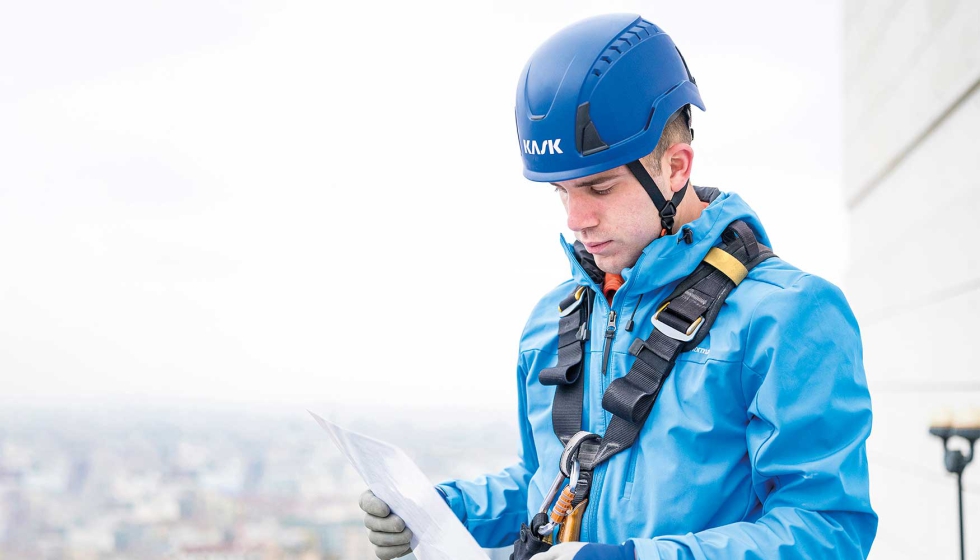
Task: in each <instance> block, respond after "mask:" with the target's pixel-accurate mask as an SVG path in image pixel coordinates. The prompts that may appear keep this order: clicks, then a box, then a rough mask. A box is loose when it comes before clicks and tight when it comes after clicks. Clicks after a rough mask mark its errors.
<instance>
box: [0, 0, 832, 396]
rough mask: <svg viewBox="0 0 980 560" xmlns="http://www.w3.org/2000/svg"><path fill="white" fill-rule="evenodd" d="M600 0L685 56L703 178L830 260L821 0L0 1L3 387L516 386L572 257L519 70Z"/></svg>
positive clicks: (397, 392) (165, 390)
mask: <svg viewBox="0 0 980 560" xmlns="http://www.w3.org/2000/svg"><path fill="white" fill-rule="evenodd" d="M338 6H339V7H338ZM609 11H629V12H639V13H641V14H642V15H644V16H645V17H646V18H647V19H649V20H651V21H653V22H654V23H656V24H657V25H659V26H661V27H662V28H664V29H665V30H666V31H667V32H668V33H669V34H670V35H671V36H672V37H673V39H674V41H675V42H676V43H677V44H678V45H679V47H680V48H681V50H682V51H683V52H684V55H685V57H686V59H687V62H688V64H689V66H690V68H691V71H692V73H693V74H694V76H695V77H696V78H697V81H698V85H699V87H700V89H701V93H702V97H703V99H704V101H705V104H706V106H707V112H706V113H704V114H700V113H698V112H697V111H696V113H695V119H694V126H695V130H696V140H695V142H694V148H695V153H696V157H695V165H694V174H693V180H694V182H695V183H696V184H700V185H709V186H715V187H719V188H721V189H723V190H730V191H736V192H738V193H740V194H741V195H742V196H743V198H745V199H746V200H747V201H748V203H749V204H750V205H752V206H753V207H754V208H755V209H756V210H757V211H758V213H759V214H760V216H761V218H762V220H763V222H764V223H765V224H766V226H767V229H768V231H769V233H770V236H771V238H772V239H773V245H774V249H775V250H776V252H777V254H779V255H780V256H782V257H784V258H786V259H787V260H789V261H790V262H792V263H793V264H796V265H797V266H800V267H801V268H804V269H807V270H808V271H811V272H814V273H816V274H819V275H821V276H824V277H827V278H829V279H831V280H833V281H838V282H839V281H840V280H841V278H842V277H843V272H844V263H845V262H846V258H845V254H844V253H843V252H842V251H841V246H842V244H843V243H844V240H845V239H846V235H845V231H844V226H845V220H844V212H843V204H842V197H841V194H842V193H841V183H842V181H841V168H842V166H841V155H842V154H841V152H842V148H841V143H842V138H841V122H840V120H841V97H842V96H841V61H840V52H841V50H840V49H841V45H840V39H841V25H842V20H841V14H840V6H839V4H838V2H812V3H808V5H807V6H804V5H803V3H799V2H792V3H789V2H778V1H775V0H771V1H765V2H729V1H723V0H713V1H687V2H626V1H609V0H604V1H601V2H598V1H597V2H584V1H567V0H562V1H558V0H547V1H545V0H538V1H535V2H526V1H517V0H501V1H495V2H458V1H457V2H449V1H446V2H433V1H428V0H427V1H425V2H421V3H419V2H396V1H384V0H383V1H381V2H365V3H343V4H341V3H337V2H322V1H321V2H291V1H283V2H258V1H252V2H249V1H235V2H231V1H224V2H218V1H214V2H201V1H187V0H168V1H166V2H163V1H153V2H150V1H140V2H132V1H128V0H126V1H124V0H118V1H104V0H93V1H90V2H85V3H79V2H69V1H67V0H65V1H61V2H44V1H39V2H5V3H3V4H2V5H0V259H2V260H0V262H2V268H0V271H2V274H0V377H2V382H3V397H0V398H2V399H20V398H27V399H31V400H35V401H51V400H70V399H83V400H89V401H93V402H100V401H107V400H126V401H131V402H132V401H139V400H146V399H160V398H195V399H208V400H215V401H225V402H230V403H236V402H237V403H246V402H248V403H255V402H263V403H274V404H279V405H287V406H292V405H294V404H295V405H296V406H297V407H303V406H309V405H310V404H311V403H322V402H331V401H333V402H341V401H342V402H347V403H353V404H355V405H356V404H358V403H365V404H367V403H371V402H380V403H383V404H386V405H391V404H396V403H403V402H406V401H411V402H415V403H418V404H420V405H424V406H434V405H437V404H440V403H445V402H449V403H453V404H454V405H461V406H470V405H482V406H487V407H493V408H506V407H513V406H514V399H515V394H516V393H515V374H514V372H515V364H516V349H517V341H518V337H519V336H520V333H521V329H522V327H523V325H524V322H525V320H526V318H527V313H528V312H529V310H530V308H531V306H532V305H533V304H534V302H535V301H536V300H537V298H538V297H540V296H541V295H542V294H543V293H545V292H546V291H548V290H549V289H550V288H552V287H553V286H555V285H556V284H558V283H560V282H562V281H563V280H564V279H565V278H567V276H568V264H567V262H566V260H565V258H564V255H563V254H562V252H561V250H560V248H559V246H558V235H559V233H561V232H562V231H564V214H563V212H562V210H561V206H560V203H559V201H558V199H557V197H556V195H555V194H554V193H553V192H552V189H551V187H549V186H547V185H539V184H534V183H531V182H528V181H526V180H525V179H524V178H523V177H522V176H521V164H520V157H519V153H518V145H517V142H516V139H515V130H514V117H513V107H514V91H515V87H516V82H517V79H518V76H519V73H520V71H521V69H522V68H523V66H524V63H525V62H526V60H527V58H528V57H529V56H530V54H531V52H533V50H534V48H535V47H536V46H537V45H538V44H539V43H541V42H542V41H544V40H545V39H546V38H547V37H548V36H550V35H551V34H552V33H554V32H555V31H557V30H558V29H560V28H561V27H563V26H565V25H567V24H569V23H572V22H574V21H576V20H578V19H581V18H583V17H587V16H589V15H594V14H598V13H603V12H609ZM845 289H846V286H845Z"/></svg>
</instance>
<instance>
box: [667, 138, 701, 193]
mask: <svg viewBox="0 0 980 560" xmlns="http://www.w3.org/2000/svg"><path fill="white" fill-rule="evenodd" d="M664 161H665V162H666V163H667V165H666V166H665V167H664V169H669V173H670V176H669V177H668V180H669V181H670V190H671V191H672V192H677V191H679V190H681V189H683V188H684V185H686V184H687V181H688V179H690V178H691V165H692V164H693V163H694V148H692V147H691V145H690V144H685V143H683V142H678V143H677V144H674V145H673V146H671V147H670V148H668V149H667V151H666V152H664Z"/></svg>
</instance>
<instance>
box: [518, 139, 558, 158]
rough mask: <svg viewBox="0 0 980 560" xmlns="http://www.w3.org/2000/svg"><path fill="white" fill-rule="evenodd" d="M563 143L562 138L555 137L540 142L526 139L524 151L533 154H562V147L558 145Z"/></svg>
mask: <svg viewBox="0 0 980 560" xmlns="http://www.w3.org/2000/svg"><path fill="white" fill-rule="evenodd" d="M558 144H561V138H555V139H554V140H545V141H544V142H541V143H540V144H538V141H537V140H525V141H524V153H525V154H531V155H544V154H562V153H564V152H562V151H561V148H559V147H558Z"/></svg>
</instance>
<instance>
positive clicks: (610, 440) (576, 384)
mask: <svg viewBox="0 0 980 560" xmlns="http://www.w3.org/2000/svg"><path fill="white" fill-rule="evenodd" d="M719 249H721V250H723V251H725V252H726V253H728V254H729V255H731V256H732V257H734V258H735V259H737V261H738V262H739V263H741V264H742V265H743V266H744V267H745V269H746V272H747V271H748V270H751V269H752V268H753V267H754V266H756V265H757V264H758V263H760V262H762V261H764V260H765V259H768V258H770V257H772V256H773V253H772V250H770V249H769V248H768V247H765V246H764V245H760V244H759V243H758V241H757V240H756V238H755V235H754V234H753V233H752V230H751V229H750V228H749V227H748V225H747V224H745V223H744V222H741V221H736V222H733V223H732V224H730V225H729V226H728V227H727V228H726V229H725V232H724V234H723V235H722V243H721V245H720V246H719ZM729 260H730V259H729ZM736 266H737V265H736ZM739 281H740V280H739ZM735 286H736V280H733V279H732V278H731V277H730V276H729V275H728V273H726V272H725V271H724V270H722V269H720V268H716V267H715V266H713V265H712V264H709V263H708V262H702V263H701V264H699V265H698V267H697V268H696V269H695V270H694V272H693V273H692V274H691V275H690V276H688V277H687V278H685V279H684V280H682V281H681V282H680V284H678V286H677V288H675V289H674V291H673V292H672V293H671V295H670V296H668V297H667V299H666V300H665V301H664V303H663V304H662V305H661V306H660V308H659V310H658V311H657V314H656V315H655V316H654V326H655V328H654V330H653V332H652V333H651V334H650V337H649V338H647V339H646V340H642V339H639V338H637V339H635V340H634V341H633V343H632V344H631V345H630V349H629V351H630V353H631V354H633V355H634V356H636V360H635V361H634V362H633V365H632V367H630V370H629V372H628V373H627V374H626V375H625V376H624V377H621V378H619V379H616V380H614V381H613V382H612V383H610V384H609V387H608V388H607V389H606V392H605V394H604V395H603V398H602V407H603V408H604V409H606V410H607V411H609V412H610V413H612V414H613V418H612V421H611V422H610V423H609V427H608V428H607V429H606V433H605V435H604V436H603V437H601V438H598V437H594V438H588V439H586V440H585V441H583V442H582V443H581V445H580V447H579V449H578V453H577V459H578V461H579V464H580V466H581V472H582V476H581V478H580V481H579V482H580V487H578V488H576V492H575V502H574V503H575V505H577V504H578V503H580V502H581V501H582V500H583V499H585V498H586V497H587V496H588V493H589V488H590V487H591V480H592V471H593V469H595V467H596V466H597V465H599V464H601V463H602V462H603V461H605V460H607V459H609V458H610V457H612V456H613V455H615V454H616V453H619V452H620V451H622V450H624V449H628V448H629V447H631V446H632V445H633V443H634V442H635V441H636V437H637V435H638V434H639V432H640V429H641V428H642V427H643V424H644V423H645V422H646V419H647V417H648V416H649V415H650V412H651V411H652V410H653V406H654V403H655V402H656V400H657V396H658V395H659V394H660V389H661V388H662V387H663V384H664V381H665V380H666V379H667V377H668V376H669V375H670V372H671V370H672V369H673V367H674V363H675V361H676V359H677V356H678V355H680V354H681V352H685V351H688V350H691V349H693V348H694V347H695V346H697V345H698V344H700V343H701V341H702V340H704V337H706V336H707V335H708V330H709V329H710V328H711V325H712V323H714V320H715V318H716V317H717V316H718V313H719V312H720V311H721V308H722V305H723V304H724V302H725V298H727V297H728V294H729V293H730V292H731V291H732V289H734V288H735ZM583 303H590V302H583ZM566 319H568V321H566ZM573 321H585V323H576V324H573ZM582 324H585V325H587V324H588V312H583V311H581V310H580V311H579V312H578V313H577V314H571V315H566V316H565V317H562V320H561V321H560V322H559V350H558V365H557V366H555V367H554V368H549V369H546V370H544V371H542V372H541V375H540V379H541V382H542V383H543V384H545V385H558V387H557V389H556V391H555V400H554V404H553V406H552V419H553V420H554V428H555V434H556V435H557V436H558V438H559V439H560V440H561V441H562V443H564V444H566V445H567V443H568V441H569V439H571V437H572V436H573V435H575V434H576V433H577V432H579V431H581V426H582V408H583V397H584V391H585V388H584V386H585V384H584V382H581V381H580V379H581V377H582V376H581V371H582V367H583V363H582V357H583V356H584V344H585V340H587V338H588V337H587V336H586V337H584V338H581V339H575V341H574V342H570V341H569V339H568V334H567V333H569V332H579V331H581V330H582V326H581V325H582ZM562 333H565V334H562ZM563 336H564V337H565V338H564V339H563V338H562V337H563ZM566 343H567V344H569V345H574V346H578V348H579V350H578V351H577V352H573V351H572V350H570V349H567V345H566ZM563 349H564V350H563ZM563 356H565V357H566V358H567V360H568V362H566V359H563ZM571 360H575V361H574V363H572V362H571ZM572 372H574V373H572ZM562 470H563V472H566V471H567V469H566V468H565V467H564V466H563V467H562Z"/></svg>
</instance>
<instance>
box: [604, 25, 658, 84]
mask: <svg viewBox="0 0 980 560" xmlns="http://www.w3.org/2000/svg"><path fill="white" fill-rule="evenodd" d="M651 27H652V26H651V25H650V24H649V23H647V22H645V21H643V20H640V21H639V22H638V23H637V24H636V25H634V26H633V27H630V28H629V29H627V30H626V31H624V32H623V33H622V34H621V35H620V36H619V37H617V38H616V39H615V40H614V41H613V42H612V43H610V44H609V46H608V47H607V48H606V51H605V52H604V53H603V54H602V56H600V57H599V59H598V60H597V61H596V63H595V64H594V65H593V66H592V71H591V72H590V73H591V74H592V75H593V76H597V77H598V76H601V75H602V74H603V73H604V72H605V71H606V70H608V69H609V67H610V66H612V64H613V62H615V61H616V59H617V58H619V57H620V56H622V55H623V53H625V52H626V51H628V50H629V49H631V48H632V47H635V46H636V45H639V44H640V42H641V41H643V40H644V39H649V38H650V37H653V32H652V31H651V30H650V29H651ZM653 29H654V30H656V28H655V27H654V28H653Z"/></svg>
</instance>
